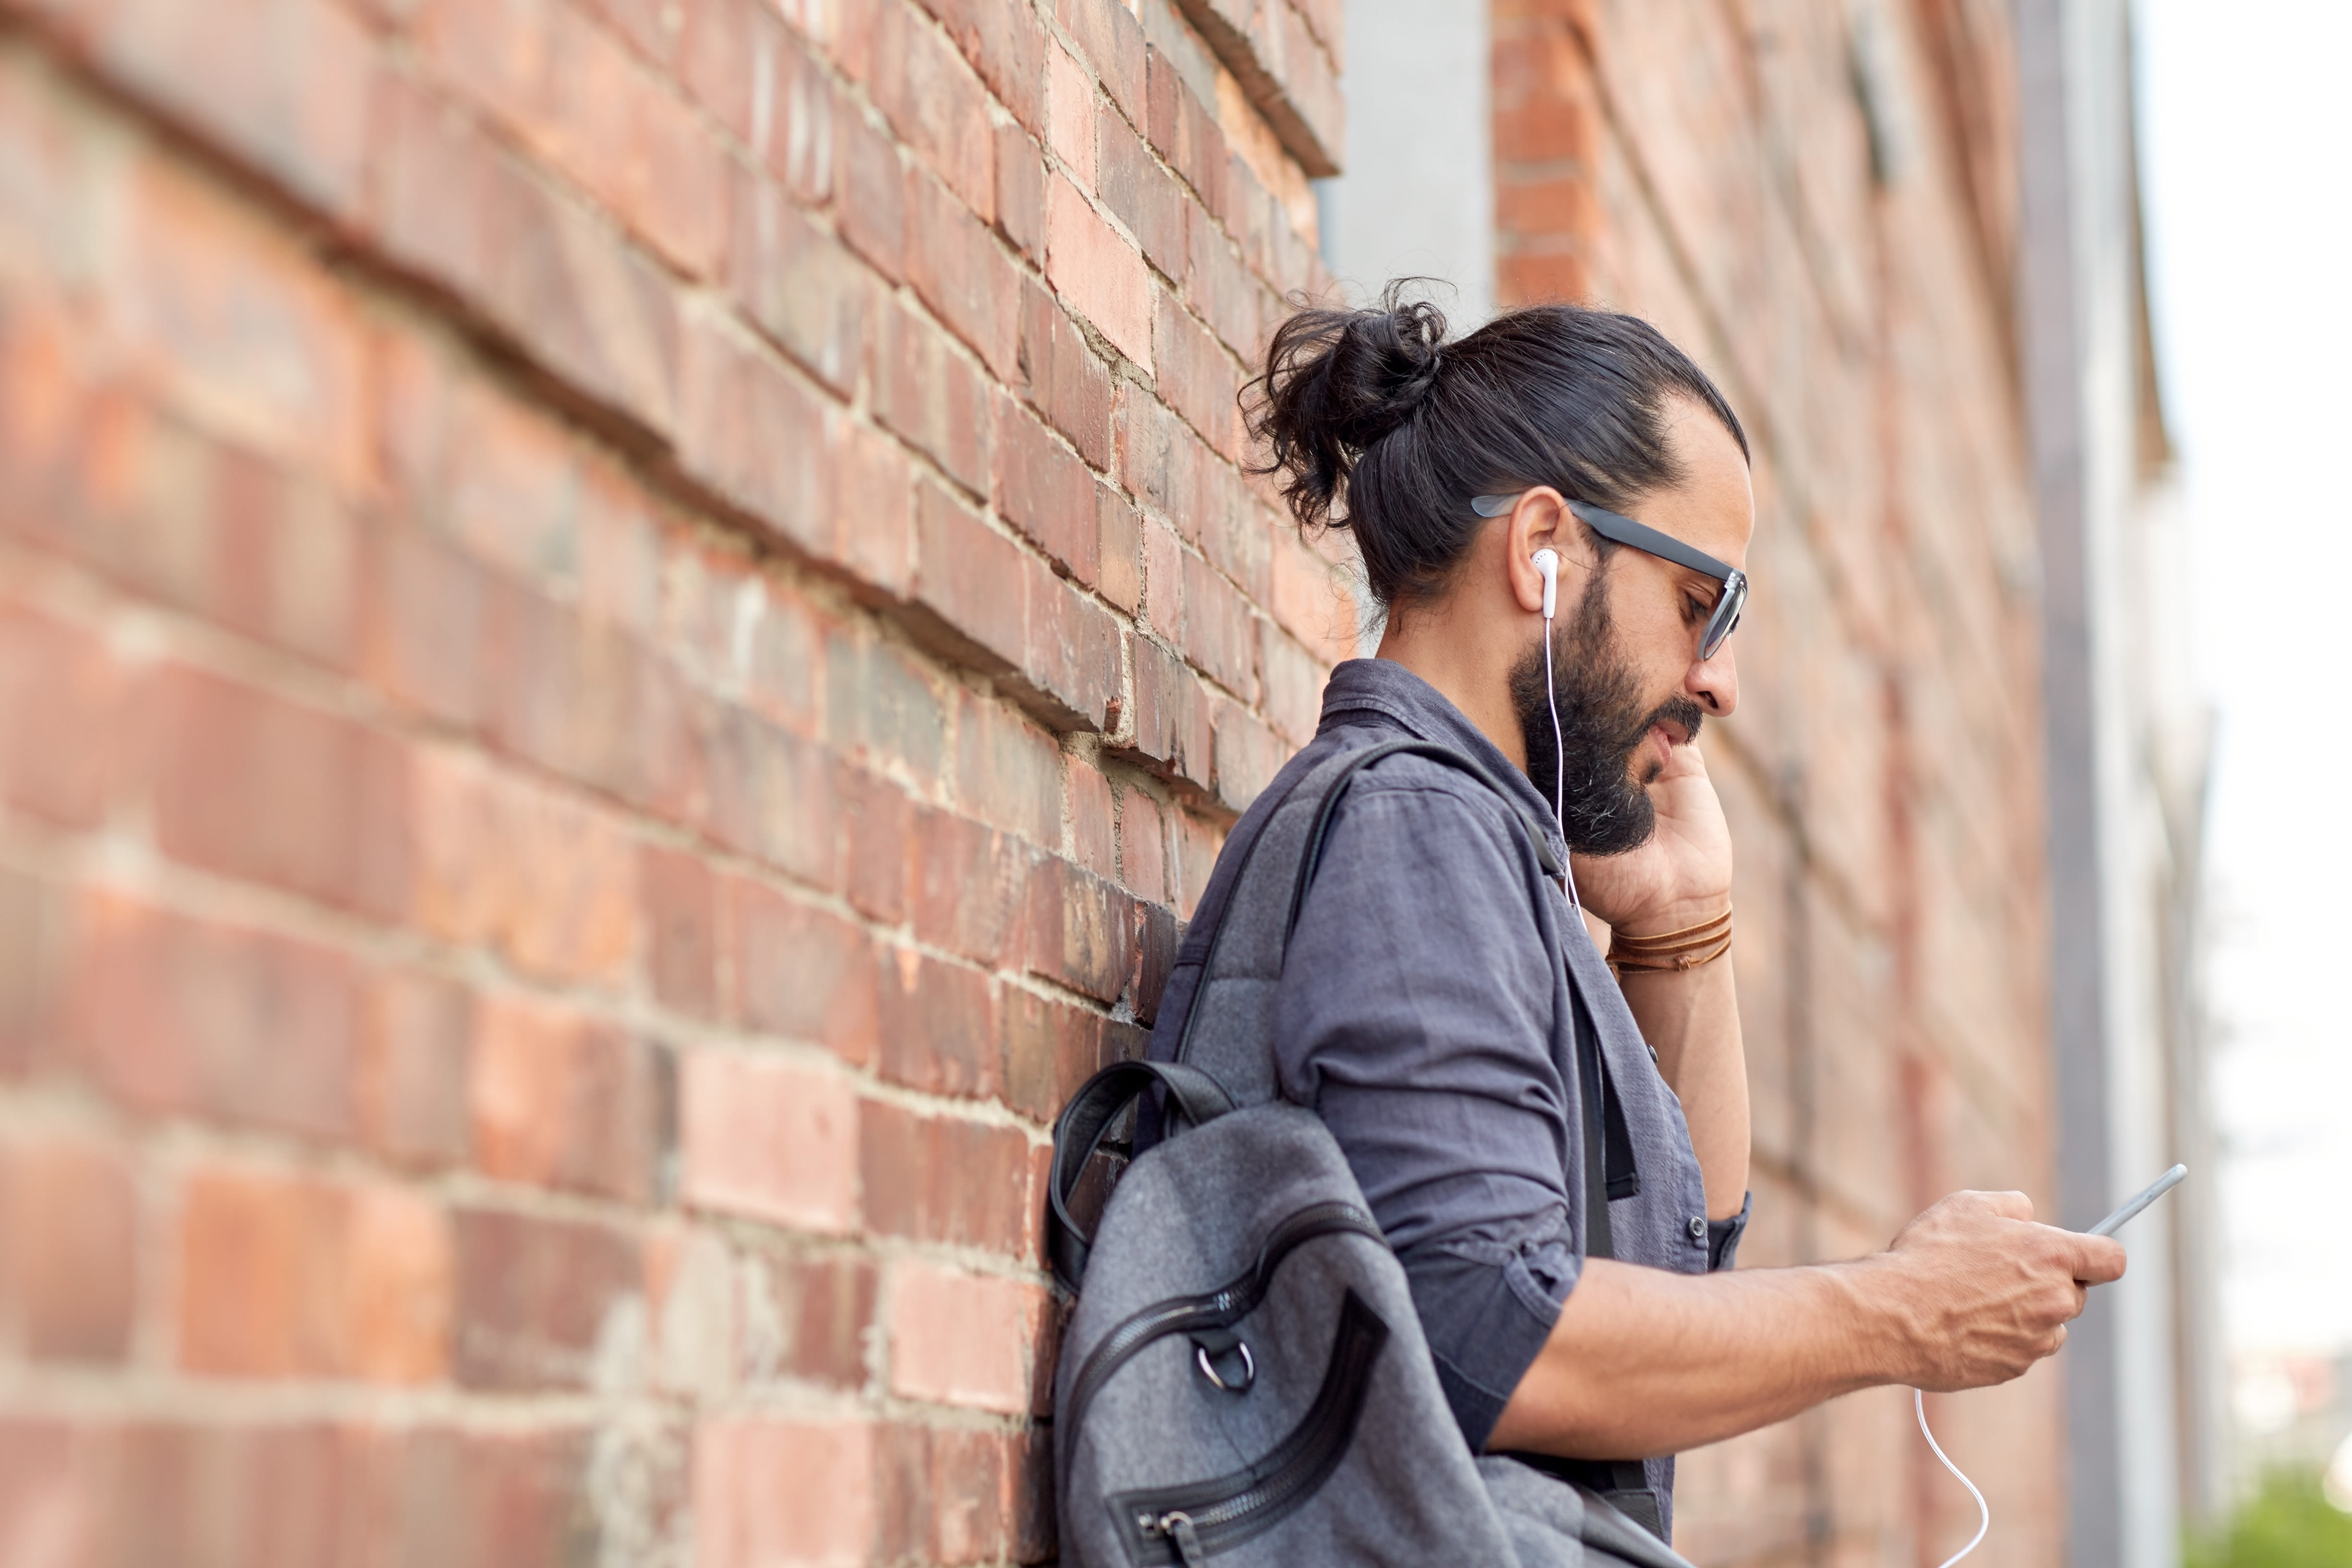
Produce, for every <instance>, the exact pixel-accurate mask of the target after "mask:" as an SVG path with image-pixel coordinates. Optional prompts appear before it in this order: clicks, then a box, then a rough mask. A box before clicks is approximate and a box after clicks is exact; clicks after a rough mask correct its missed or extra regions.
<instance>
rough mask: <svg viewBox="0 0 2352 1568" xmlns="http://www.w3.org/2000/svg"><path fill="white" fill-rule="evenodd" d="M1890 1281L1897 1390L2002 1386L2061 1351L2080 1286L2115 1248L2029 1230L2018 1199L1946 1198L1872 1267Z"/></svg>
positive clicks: (2096, 1274)
mask: <svg viewBox="0 0 2352 1568" xmlns="http://www.w3.org/2000/svg"><path fill="white" fill-rule="evenodd" d="M1876 1263H1877V1267H1878V1268H1884V1269H1885V1271H1886V1273H1887V1275H1889V1276H1892V1278H1893V1280H1894V1281H1895V1283H1894V1286H1893V1290H1892V1296H1893V1300H1891V1301H1889V1303H1888V1304H1889V1305H1890V1306H1893V1307H1894V1308H1895V1320H1896V1334H1897V1337H1898V1340H1899V1341H1900V1342H1901V1343H1900V1348H1899V1349H1898V1350H1897V1352H1896V1357H1897V1360H1898V1363H1901V1364H1902V1365H1903V1366H1904V1367H1905V1370H1904V1371H1902V1372H1901V1373H1900V1374H1899V1379H1898V1380H1899V1381H1901V1382H1904V1383H1908V1384H1914V1385H1916V1386H1917V1387H1920V1388H1925V1389H1927V1390H1930V1391H1932V1392H1936V1393H1948V1392H1950V1391H1951V1390H1954V1389H1961V1388H1981V1387H1984V1386H1985V1385H1987V1384H1995V1383H2007V1382H2008V1381H2009V1380H2010V1379H2011V1378H2013V1377H2016V1376H2018V1375H2020V1374H2021V1373H2023V1372H2024V1371H2025V1370H2026V1369H2027V1368H2028V1367H2031V1366H2032V1364H2033V1363H2035V1362H2037V1361H2040V1360H2042V1358H2043V1357H2044V1356H2047V1355H2051V1354H2053V1353H2054V1352H2056V1351H2057V1349H2058V1347H2059V1346H2060V1345H2062V1344H2063V1343H2065V1342H2066V1325H2067V1324H2068V1323H2069V1322H2071V1321H2074V1319H2075V1318H2076V1317H2078V1316H2080V1315H2081V1314H2082V1310H2083V1301H2084V1294H2085V1287H2087V1286H2091V1285H2104V1284H2106V1283H2107V1282H2108V1281H2110V1280H2113V1279H2121V1278H2122V1277H2123V1272H2124V1249H2123V1247H2122V1245H2121V1244H2120V1243H2118V1242H2116V1241H2114V1240H2112V1239H2111V1238H2109V1237H2097V1236H2081V1235H2078V1234H2076V1233H2075V1232H2074V1231H2071V1230H2059V1229H2057V1228H2055V1227H2054V1226H2046V1225H2037V1224H2035V1223H2034V1221H2033V1204H2032V1200H2031V1199H2029V1198H2028V1197H2026V1195H2025V1194H2023V1193H1954V1194H1952V1195H1951V1196H1949V1197H1948V1198H1946V1199H1944V1200H1943V1201H1942V1202H1940V1203H1938V1204H1937V1205H1935V1206H1934V1207H1933V1208H1931V1209H1929V1210H1927V1213H1925V1214H1923V1215H1920V1216H1919V1217H1918V1218H1916V1219H1915V1220H1913V1221H1912V1222H1911V1223H1910V1224H1909V1225H1907V1226H1904V1227H1903V1234H1902V1235H1900V1236H1898V1237H1895V1244H1894V1246H1893V1247H1890V1248H1889V1249H1888V1250H1887V1251H1886V1252H1885V1253H1884V1254H1882V1255H1881V1256H1880V1258H1879V1259H1878V1260H1876Z"/></svg>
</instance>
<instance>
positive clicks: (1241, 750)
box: [1214, 702, 1290, 812]
mask: <svg viewBox="0 0 2352 1568" xmlns="http://www.w3.org/2000/svg"><path fill="white" fill-rule="evenodd" d="M1214 723H1215V725H1216V730H1217V798H1218V799H1219V800H1220V801H1222V802H1223V804H1224V805H1225V806H1226V807H1227V808H1228V809H1229V810H1232V811H1236V812H1239V811H1246V810H1248V809H1249V805H1250V802H1252V801H1254V800H1255V799H1256V798H1257V796H1258V792H1259V791H1260V790H1262V789H1264V788H1265V786H1266V785H1267V784H1271V783H1273V782H1274V775H1275V774H1276V773H1279V772H1280V771H1281V769H1282V764H1283V763H1286V762H1287V761H1288V760H1289V758H1290V748H1289V747H1288V746H1286V745H1284V744H1283V742H1282V738H1281V737H1280V736H1279V735H1276V733H1275V732H1274V731H1272V730H1270V729H1268V728H1266V726H1265V721H1262V720H1260V719H1259V718H1258V716H1257V715H1256V714H1255V713H1254V712H1252V711H1251V710H1249V709H1246V708H1244V707H1243V706H1242V705H1241V704H1239V703H1237V702H1220V703H1218V704H1217V710H1216V715H1215V718H1214Z"/></svg>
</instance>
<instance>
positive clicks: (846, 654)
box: [824, 620, 948, 788]
mask: <svg viewBox="0 0 2352 1568" xmlns="http://www.w3.org/2000/svg"><path fill="white" fill-rule="evenodd" d="M824 666H825V706H826V719H827V725H826V730H827V734H826V740H827V742H828V743H830V744H831V745H832V746H833V747H834V748H835V750H837V751H840V752H845V753H848V754H850V755H854V756H858V757H861V758H863V759H865V760H866V761H867V762H869V763H889V764H895V765H897V766H898V767H901V768H904V769H905V770H906V771H907V772H908V773H910V774H911V775H913V777H914V779H915V782H916V785H917V787H918V788H929V787H930V786H931V785H933V784H936V783H937V782H938V779H939V776H940V763H941V760H942V758H943V756H944V754H945V752H946V747H947V728H948V721H947V710H946V705H945V703H944V702H943V701H942V700H941V698H940V690H939V677H938V675H937V674H936V673H935V671H934V669H933V668H931V667H930V666H929V664H928V661H926V660H923V659H922V658H919V656H918V655H916V654H915V653H914V651H913V650H911V649H909V648H908V647H907V646H906V645H905V644H903V643H900V642H898V641H895V640H893V639H890V638H887V637H880V636H877V635H876V629H875V627H874V626H873V625H872V624H871V623H869V622H866V621H862V620H861V621H846V622H840V623H836V624H835V626H833V627H831V628H830V629H829V630H828V632H827V634H826V637H825V640H824Z"/></svg>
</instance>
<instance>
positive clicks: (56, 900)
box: [0, 868, 72, 1075]
mask: <svg viewBox="0 0 2352 1568" xmlns="http://www.w3.org/2000/svg"><path fill="white" fill-rule="evenodd" d="M69 908H70V906H69V903H68V898H67V895H66V894H65V892H64V891H63V890H62V889H58V888H57V887H55V886H53V885H51V884H49V883H47V882H44V881H41V880H39V879H36V878H32V877H27V876H25V875H24V874H22V873H21V872H17V871H12V870H7V869H5V868H0V1074H5V1075H14V1074H18V1073H22V1072H23V1071H25V1069H26V1068H27V1067H29V1066H31V1065H32V1062H33V1060H34V1058H35V1057H36V1054H37V1053H39V1054H44V1055H45V1054H46V1048H47V1045H48V1041H49V1037H50V1036H51V1034H52V1033H53V1031H54V1030H55V1028H56V1026H57V1021H58V1020H57V1018H56V1016H55V1015H56V1011H57V1006H58V999H59V997H60V995H61V994H63V993H64V991H65V990H66V988H67V985H66V983H67V979H68V973H67V970H68V962H69V954H70V952H71V948H72V942H71V938H70V934H69V932H70V928H71V926H72V920H71V917H70V914H69Z"/></svg>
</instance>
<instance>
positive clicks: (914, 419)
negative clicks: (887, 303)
mask: <svg viewBox="0 0 2352 1568" xmlns="http://www.w3.org/2000/svg"><path fill="white" fill-rule="evenodd" d="M878 353H879V355H880V362H879V363H878V364H877V366H876V369H875V381H874V413H875V416H876V417H877V418H878V419H879V420H880V421H881V422H882V423H883V424H885V425H887V426H889V427H890V428H891V429H893V430H896V431H897V432H898V434H899V435H901V436H903V437H906V438H907V440H908V442H909V443H911V444H912V445H914V446H915V447H919V448H920V449H921V450H923V451H924V452H927V453H929V455H930V457H931V458H932V459H933V460H934V461H935V462H937V463H938V464H939V465H940V468H943V469H944V470H946V472H947V474H948V477H949V478H950V479H954V480H955V481H956V482H957V483H959V484H961V486H963V488H964V489H968V490H971V492H973V493H974V494H980V493H982V492H984V491H986V489H988V469H989V452H990V449H991V445H992V425H993V423H994V418H995V400H994V398H993V397H992V395H991V394H990V391H989V385H988V382H987V379H986V378H985V377H984V376H983V375H982V374H981V373H980V371H979V369H978V368H977V367H976V366H974V365H973V364H972V363H971V361H969V360H967V359H965V358H964V357H963V355H962V354H961V353H958V352H956V350H955V348H954V347H953V345H952V341H951V340H950V338H949V337H948V335H947V333H945V332H943V331H940V329H939V328H938V327H935V326H933V325H932V324H931V323H930V322H929V321H927V320H925V319H924V318H923V317H922V316H920V315H919V314H918V313H916V312H915V311H913V310H907V309H905V308H903V307H900V308H898V309H894V310H886V311H885V312H884V313H883V318H882V339H881V343H880V346H879V350H878Z"/></svg>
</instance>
